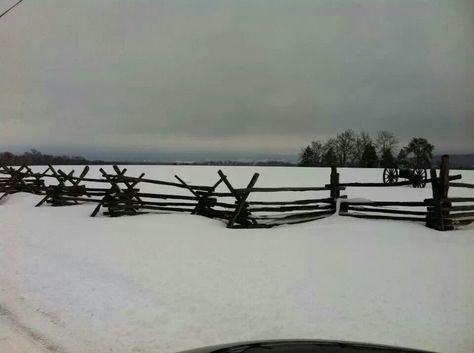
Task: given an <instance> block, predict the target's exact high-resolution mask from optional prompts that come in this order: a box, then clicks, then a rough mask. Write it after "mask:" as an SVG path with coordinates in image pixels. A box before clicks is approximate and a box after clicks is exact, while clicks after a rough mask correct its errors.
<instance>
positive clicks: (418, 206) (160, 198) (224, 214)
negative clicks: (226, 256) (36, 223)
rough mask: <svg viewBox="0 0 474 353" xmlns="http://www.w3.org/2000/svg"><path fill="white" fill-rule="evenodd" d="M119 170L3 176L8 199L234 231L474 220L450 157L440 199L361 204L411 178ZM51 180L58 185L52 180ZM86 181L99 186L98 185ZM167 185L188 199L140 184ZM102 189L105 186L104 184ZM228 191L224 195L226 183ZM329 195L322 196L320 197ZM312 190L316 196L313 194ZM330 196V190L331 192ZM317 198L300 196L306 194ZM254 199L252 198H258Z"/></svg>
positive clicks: (436, 225) (1, 186)
mask: <svg viewBox="0 0 474 353" xmlns="http://www.w3.org/2000/svg"><path fill="white" fill-rule="evenodd" d="M113 170H114V173H107V172H106V171H105V170H103V169H100V173H101V178H87V174H88V172H89V167H88V166H86V167H84V169H83V170H82V171H81V172H80V173H78V174H77V175H75V171H74V170H72V171H70V172H69V173H65V172H63V171H62V170H61V169H58V170H56V169H55V168H54V167H53V166H51V165H50V166H48V168H47V169H46V170H45V171H44V172H42V173H38V172H33V171H32V169H31V168H30V167H28V166H26V165H23V166H21V167H19V168H17V169H15V168H13V167H6V166H2V167H1V168H0V174H3V175H6V176H0V200H2V199H4V198H5V197H6V196H7V195H9V194H13V193H16V192H29V193H34V194H37V195H43V198H42V199H41V200H40V202H38V204H37V205H36V206H41V205H44V204H50V205H52V206H68V205H75V204H80V203H85V202H91V203H95V204H96V207H95V208H94V210H93V211H92V213H91V216H92V217H94V216H96V215H97V214H98V213H99V212H100V210H101V209H102V210H103V214H104V215H107V216H111V217H118V216H124V215H137V214H142V213H149V212H159V213H175V212H184V213H190V214H196V215H201V216H205V217H209V218H216V219H221V220H223V221H224V222H225V223H226V224H227V227H228V228H270V227H274V226H278V225H282V224H295V223H302V222H309V221H314V220H317V219H321V218H324V217H327V216H330V215H332V214H335V213H336V212H337V201H338V200H339V203H340V208H339V215H341V216H349V217H357V218H369V219H390V220H403V221H415V222H424V223H425V224H426V226H427V227H430V228H433V229H437V230H442V231H444V230H452V229H455V228H457V227H459V226H463V225H466V224H469V223H471V222H473V221H474V205H473V203H474V198H473V197H462V198H459V197H456V198H450V197H448V190H449V187H462V188H474V185H473V184H466V183H459V182H453V181H454V180H458V179H460V178H461V175H452V176H450V175H449V166H448V157H447V156H444V157H443V160H442V165H441V169H440V173H439V175H437V174H436V170H434V169H432V170H431V177H430V179H426V180H425V182H427V183H430V184H429V185H431V187H432V190H433V197H432V198H430V199H425V200H422V201H360V200H350V199H346V196H344V195H341V191H343V190H345V189H346V188H350V187H396V186H403V185H411V184H412V182H410V181H403V182H396V183H389V184H386V183H340V181H339V173H338V172H337V169H336V168H335V167H333V168H331V174H330V178H329V183H328V184H326V185H324V186H321V187H258V186H256V184H257V180H258V178H259V174H258V173H255V174H254V175H253V176H252V178H251V179H250V181H249V183H248V185H247V186H246V187H245V188H235V187H234V186H233V185H232V184H231V182H230V180H229V178H228V177H227V176H226V175H225V174H224V173H223V172H222V171H221V170H219V171H218V173H217V177H218V179H217V181H216V182H215V183H214V184H212V185H210V186H204V185H192V184H188V183H186V182H185V181H184V180H182V179H181V178H180V177H179V176H177V175H175V179H176V181H175V182H170V181H162V180H155V179H147V178H145V174H144V173H142V174H141V175H139V176H138V177H132V176H128V175H126V173H127V169H125V168H124V169H121V168H119V167H118V166H113ZM47 178H50V180H51V179H52V181H53V182H52V183H48V184H47V183H45V180H46V179H47ZM86 183H94V184H96V186H95V187H90V186H88V185H87V184H86ZM145 184H149V185H161V186H168V187H172V188H179V189H181V190H184V191H185V194H183V193H180V194H172V193H169V194H162V193H150V192H143V191H141V189H140V187H141V186H143V185H145ZM97 185H99V186H97ZM220 185H221V186H224V187H225V189H226V191H225V192H217V191H216V190H217V188H218V187H219V186H220ZM280 192H285V193H286V195H287V194H288V193H291V194H292V195H298V197H293V199H292V200H287V199H280V200H277V201H268V200H260V199H258V197H257V196H258V195H260V194H262V193H263V194H268V193H280ZM315 192H317V193H322V195H321V196H319V197H315V196H314V193H315ZM309 193H310V194H309ZM324 193H327V194H326V195H324ZM301 194H303V195H308V194H309V196H299V195H301ZM251 196H252V197H251Z"/></svg>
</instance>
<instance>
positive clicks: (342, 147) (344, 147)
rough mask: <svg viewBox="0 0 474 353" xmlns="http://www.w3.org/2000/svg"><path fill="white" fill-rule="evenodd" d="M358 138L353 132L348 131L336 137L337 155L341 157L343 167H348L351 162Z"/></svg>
mask: <svg viewBox="0 0 474 353" xmlns="http://www.w3.org/2000/svg"><path fill="white" fill-rule="evenodd" d="M355 141H356V136H355V133H354V131H353V130H351V129H347V130H346V131H344V132H342V133H341V134H338V135H337V137H336V144H337V154H338V156H339V162H340V164H341V166H343V167H345V166H347V162H348V161H349V160H351V159H352V158H351V157H352V155H353V153H354V146H355Z"/></svg>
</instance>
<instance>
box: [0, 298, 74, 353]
mask: <svg viewBox="0 0 474 353" xmlns="http://www.w3.org/2000/svg"><path fill="white" fill-rule="evenodd" d="M0 320H2V321H4V322H6V323H7V324H8V325H10V326H11V327H13V328H14V329H16V330H17V331H18V332H19V333H20V334H22V335H24V336H25V337H26V338H28V339H30V340H31V341H32V342H33V343H34V344H36V345H38V346H39V347H40V348H41V349H43V350H44V351H46V352H48V353H67V352H66V351H65V350H64V349H63V348H62V347H60V346H58V345H57V344H55V343H53V342H51V341H50V340H49V339H48V338H46V337H44V336H43V335H41V334H39V333H38V332H36V331H34V330H33V329H31V328H29V327H27V326H25V325H23V324H22V323H21V322H20V321H19V320H18V318H17V317H16V316H15V315H14V314H13V313H12V312H11V311H9V310H8V309H6V308H5V307H4V306H2V305H0Z"/></svg>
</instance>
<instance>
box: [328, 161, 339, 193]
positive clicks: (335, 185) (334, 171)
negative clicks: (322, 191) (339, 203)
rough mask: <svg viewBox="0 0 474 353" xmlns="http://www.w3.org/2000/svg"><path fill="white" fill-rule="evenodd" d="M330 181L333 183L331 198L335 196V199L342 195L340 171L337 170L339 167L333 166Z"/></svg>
mask: <svg viewBox="0 0 474 353" xmlns="http://www.w3.org/2000/svg"><path fill="white" fill-rule="evenodd" d="M330 183H331V198H333V199H334V201H335V200H336V199H337V198H339V197H340V191H339V173H338V172H337V168H336V167H335V166H333V167H331V177H330Z"/></svg>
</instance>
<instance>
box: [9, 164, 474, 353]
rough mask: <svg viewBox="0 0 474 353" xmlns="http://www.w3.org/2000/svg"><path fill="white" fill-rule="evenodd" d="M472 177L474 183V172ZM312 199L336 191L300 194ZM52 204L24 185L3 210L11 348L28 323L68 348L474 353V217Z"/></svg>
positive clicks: (156, 172)
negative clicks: (281, 346) (430, 224)
mask: <svg viewBox="0 0 474 353" xmlns="http://www.w3.org/2000/svg"><path fill="white" fill-rule="evenodd" d="M127 168H128V170H129V172H128V173H127V175H132V176H136V175H138V174H139V173H140V172H141V171H145V172H146V173H147V175H146V177H150V178H159V179H163V180H173V175H174V174H178V175H179V176H181V177H182V178H183V179H184V180H186V181H187V182H192V183H194V184H207V185H210V184H213V183H214V182H215V181H216V180H217V173H216V171H217V168H215V167H194V166H193V167H191V166H131V167H127ZM37 169H38V170H42V169H43V168H37ZM68 169H69V167H65V168H64V170H68ZM74 169H76V170H79V169H80V168H79V167H77V168H74ZM92 169H93V173H92V174H97V175H98V171H97V170H98V168H97V167H93V168H92ZM222 169H223V170H224V172H225V173H226V174H227V175H228V177H229V179H230V181H231V182H232V183H233V184H235V186H236V187H238V186H246V184H247V183H248V181H249V180H250V177H251V175H252V174H253V172H255V171H257V172H259V173H260V175H261V176H260V178H259V180H258V182H257V185H256V186H290V185H291V186H303V185H307V186H322V185H324V184H326V183H328V181H329V170H328V169H325V168H321V169H316V168H273V167H272V168H269V167H261V168H257V167H223V168H222ZM340 173H341V181H343V182H344V181H348V182H349V181H380V179H381V174H382V171H381V170H379V169H372V170H357V169H340ZM452 173H453V174H454V173H455V172H452ZM461 173H462V174H463V181H466V182H471V183H472V182H474V172H473V171H469V172H468V171H463V172H461ZM143 189H144V190H146V189H148V190H152V191H156V190H163V191H165V190H166V188H161V189H158V188H156V187H155V186H149V187H146V188H143ZM222 190H225V189H222ZM167 191H169V189H168V190H167ZM182 192H183V193H186V190H183V191H182ZM430 192H431V189H430V188H429V187H427V188H426V189H413V188H411V187H396V188H391V189H388V188H383V189H382V188H380V189H378V188H370V189H369V188H351V189H348V190H347V192H345V194H348V195H349V197H365V198H370V199H373V200H422V199H423V198H426V197H430V196H431V195H430ZM466 194H467V193H466V191H465V190H462V189H458V190H454V189H452V190H451V191H450V195H452V196H455V195H459V196H463V195H466ZM470 194H471V195H472V192H470ZM310 195H315V197H322V196H327V195H328V193H320V192H319V193H313V194H308V193H305V194H301V196H303V197H305V198H306V197H307V196H310ZM259 196H260V198H263V197H264V195H262V194H260V195H259ZM287 196H288V195H287V194H286V195H285V194H283V195H277V194H273V195H271V197H272V198H283V197H287ZM293 196H294V195H293ZM39 199H40V197H39V196H34V195H29V194H15V195H11V196H10V197H8V198H7V199H6V200H4V202H2V203H1V204H0V269H1V270H0V332H1V333H0V351H1V352H7V351H8V347H10V346H8V344H10V345H11V344H12V343H11V339H10V340H9V337H10V338H11V335H10V334H9V332H10V331H11V330H16V331H18V330H22V331H26V333H27V334H28V336H29V337H30V338H31V339H32V340H33V341H35V342H36V343H37V344H38V345H39V346H44V347H46V348H47V350H49V351H52V352H55V353H59V352H64V353H75V352H78V353H79V352H80V353H85V352H94V353H95V352H117V353H125V352H127V353H129V352H130V353H137V352H174V351H178V350H182V349H188V348H192V347H196V346H202V345H209V344H218V343H224V342H232V341H240V340H251V339H264V338H265V339H279V338H315V339H316V338H318V339H340V340H352V341H364V342H372V343H383V344H392V345H401V346H408V347H413V348H421V349H428V350H434V351H439V352H472V351H474V335H473V332H474V256H473V254H474V226H473V225H471V226H469V227H467V228H465V229H463V230H458V231H454V232H437V231H434V230H430V229H428V228H426V227H424V225H422V224H414V223H408V222H396V221H383V220H363V219H353V218H349V217H339V216H336V215H334V216H331V217H329V218H326V219H323V220H318V221H314V222H310V223H306V224H300V225H291V226H282V227H279V228H273V229H252V230H242V229H226V228H225V225H224V224H223V223H221V222H220V221H218V220H211V219H207V218H204V217H199V216H191V215H185V214H173V215H157V214H150V215H140V216H135V217H122V218H107V217H104V216H100V217H96V218H90V217H89V214H90V213H91V211H92V209H93V208H94V205H93V204H84V205H78V206H73V207H57V208H53V207H49V206H43V207H39V208H35V207H34V204H35V203H36V202H38V201H39ZM12 327H13V328H12ZM9 330H10V331H9ZM8 342H10V343H8ZM5 347H6V348H5ZM26 349H27V350H26V351H28V352H32V351H30V350H28V348H26ZM38 352H39V350H38Z"/></svg>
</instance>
